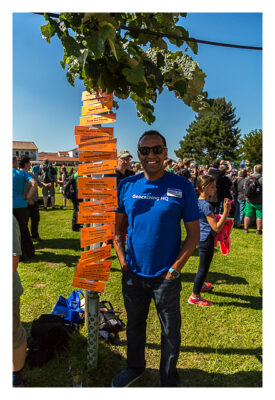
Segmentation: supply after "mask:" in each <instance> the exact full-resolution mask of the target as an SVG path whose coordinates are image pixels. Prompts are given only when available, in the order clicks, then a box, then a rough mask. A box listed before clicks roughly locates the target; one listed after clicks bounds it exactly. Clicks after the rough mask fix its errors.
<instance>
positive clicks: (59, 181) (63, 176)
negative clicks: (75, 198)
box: [57, 166, 68, 208]
mask: <svg viewBox="0 0 275 400" xmlns="http://www.w3.org/2000/svg"><path fill="white" fill-rule="evenodd" d="M60 172H61V175H60V179H59V180H58V181H57V183H59V185H60V188H62V185H63V183H64V181H65V179H66V178H67V176H68V173H67V170H66V167H64V166H63V167H61V170H60ZM64 207H66V197H65V196H64V194H63V206H61V208H64Z"/></svg>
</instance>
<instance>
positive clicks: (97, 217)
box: [77, 212, 115, 224]
mask: <svg viewBox="0 0 275 400" xmlns="http://www.w3.org/2000/svg"><path fill="white" fill-rule="evenodd" d="M77 221H78V223H79V224H114V223H115V212H103V213H92V214H91V213H81V212H79V213H78V217H77Z"/></svg>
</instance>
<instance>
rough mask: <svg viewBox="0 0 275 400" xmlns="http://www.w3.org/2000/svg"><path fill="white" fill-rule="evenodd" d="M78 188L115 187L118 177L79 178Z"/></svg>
mask: <svg viewBox="0 0 275 400" xmlns="http://www.w3.org/2000/svg"><path fill="white" fill-rule="evenodd" d="M77 188H78V189H115V188H116V178H115V177H114V178H81V177H80V178H78V179H77Z"/></svg>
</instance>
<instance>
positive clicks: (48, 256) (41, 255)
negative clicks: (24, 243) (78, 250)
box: [31, 250, 79, 267]
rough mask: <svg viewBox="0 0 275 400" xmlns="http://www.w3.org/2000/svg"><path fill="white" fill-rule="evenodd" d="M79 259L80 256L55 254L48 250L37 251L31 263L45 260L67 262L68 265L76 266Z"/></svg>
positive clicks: (56, 262)
mask: <svg viewBox="0 0 275 400" xmlns="http://www.w3.org/2000/svg"><path fill="white" fill-rule="evenodd" d="M78 260H79V256H77V255H76V256H72V255H67V254H55V253H51V252H48V251H41V250H39V252H37V251H36V252H35V256H34V258H32V259H31V263H32V264H34V263H38V262H45V263H53V264H60V263H62V264H66V265H67V267H75V266H76V264H77V262H78Z"/></svg>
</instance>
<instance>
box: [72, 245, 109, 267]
mask: <svg viewBox="0 0 275 400" xmlns="http://www.w3.org/2000/svg"><path fill="white" fill-rule="evenodd" d="M110 255H111V245H110V244H108V245H107V246H104V247H99V248H98V249H93V250H88V251H83V252H82V253H81V256H80V260H79V262H80V263H82V262H86V261H87V262H89V263H91V262H96V261H99V260H104V259H105V258H108V257H110Z"/></svg>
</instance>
